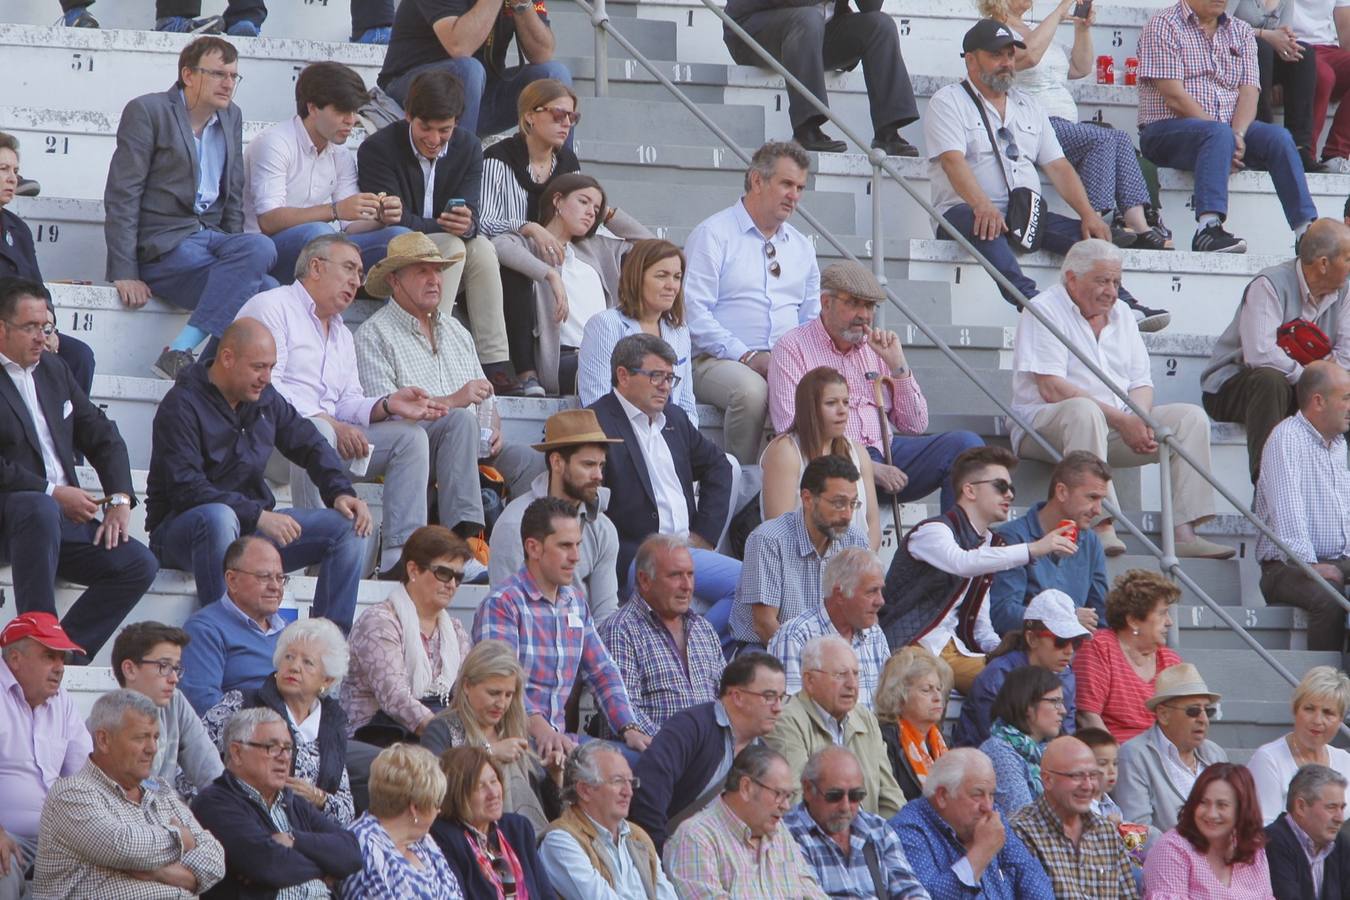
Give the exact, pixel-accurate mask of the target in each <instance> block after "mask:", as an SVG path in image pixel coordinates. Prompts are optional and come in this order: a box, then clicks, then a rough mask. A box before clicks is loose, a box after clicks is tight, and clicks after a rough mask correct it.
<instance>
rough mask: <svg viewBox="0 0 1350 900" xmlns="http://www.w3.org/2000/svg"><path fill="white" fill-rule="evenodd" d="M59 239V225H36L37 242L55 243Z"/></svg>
mask: <svg viewBox="0 0 1350 900" xmlns="http://www.w3.org/2000/svg"><path fill="white" fill-rule="evenodd" d="M60 239H61V226H60V225H47V224H45V223H40V224H39V225H38V227H37V243H39V244H55V243H56V242H57V241H59V240H60Z"/></svg>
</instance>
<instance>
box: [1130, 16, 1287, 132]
mask: <svg viewBox="0 0 1350 900" xmlns="http://www.w3.org/2000/svg"><path fill="white" fill-rule="evenodd" d="M1155 79H1162V80H1168V81H1180V82H1181V83H1182V87H1184V88H1185V89H1186V93H1188V94H1190V95H1191V99H1193V100H1194V101H1195V102H1196V103H1199V104H1200V105H1201V106H1202V107H1204V110H1205V112H1207V113H1208V114H1209V115H1210V116H1212V117H1213V118H1214V119H1215V120H1216V121H1219V122H1232V121H1233V110H1234V109H1235V108H1236V107H1237V100H1238V88H1241V87H1246V86H1248V85H1250V86H1251V87H1259V86H1260V84H1261V81H1260V78H1259V77H1258V74H1257V69H1256V33H1255V32H1254V31H1252V27H1251V26H1250V25H1248V24H1247V23H1246V22H1244V21H1242V20H1241V19H1235V18H1233V17H1232V16H1229V15H1227V14H1221V15H1220V16H1219V24H1218V28H1217V30H1216V31H1215V32H1214V36H1213V37H1210V36H1209V35H1207V34H1205V29H1204V28H1203V27H1201V25H1200V20H1199V19H1198V18H1197V17H1196V15H1195V13H1194V12H1193V11H1192V10H1191V8H1190V7H1189V6H1187V5H1186V0H1179V2H1178V3H1177V4H1176V5H1175V6H1170V7H1168V8H1166V9H1161V10H1158V12H1156V13H1154V14H1153V15H1152V16H1150V17H1149V20H1148V22H1147V23H1145V24H1144V30H1143V31H1142V32H1141V33H1140V35H1139V127H1140V128H1143V127H1144V126H1145V125H1151V124H1153V123H1154V122H1160V121H1163V120H1164V119H1175V118H1177V116H1176V114H1175V113H1173V112H1172V111H1171V110H1169V109H1168V108H1167V104H1166V103H1165V102H1163V98H1162V94H1161V93H1159V91H1158V89H1157V88H1156V87H1155V86H1154V85H1153V81H1154V80H1155Z"/></svg>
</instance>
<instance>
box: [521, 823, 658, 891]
mask: <svg viewBox="0 0 1350 900" xmlns="http://www.w3.org/2000/svg"><path fill="white" fill-rule="evenodd" d="M555 829H556V830H558V831H564V832H566V833H567V834H570V835H571V836H572V839H573V840H574V841H576V842H577V845H578V846H580V847H581V850H582V852H583V853H585V854H586V858H587V859H588V860H590V863H591V865H592V866H594V867H595V871H597V872H599V873H600V877H601V878H603V879H605V881H606V882H608V884H609V886H610V887H611V888H612V887H614V873H613V872H611V871H610V870H609V863H607V862H606V861H605V859H604V857H603V856H601V855H600V853H599V852H598V851H597V850H596V849H595V839H596V838H597V837H598V836H599V832H598V831H597V830H596V828H595V823H594V822H592V821H591V819H590V817H589V816H587V815H586V814H585V813H583V812H581V811H580V810H578V809H577V808H576V805H575V804H570V803H569V804H568V805H567V806H566V808H564V809H563V812H562V815H561V816H559V817H558V818H556V819H554V820H553V821H552V822H551V823H549V826H548V827H547V828H545V829H544V832H543V834H541V835H539V839H540V840H543V838H544V835H546V834H548V833H549V832H550V831H553V830H555ZM628 829H629V831H628V840H627V841H626V842H625V843H624V846H626V847H627V848H628V855H629V856H630V857H631V858H632V860H633V865H634V866H636V867H637V870H638V874H639V875H640V876H641V877H642V886H643V887H644V888H646V890H647V898H648V900H654V898H655V897H656V867H657V866H658V865H660V857H659V856H658V855H657V853H656V845H655V844H653V843H652V839H651V838H650V837H648V836H647V832H645V831H643V830H642V827H641V826H639V825H638V824H637V823H636V822H632V821H630V822H629V823H628Z"/></svg>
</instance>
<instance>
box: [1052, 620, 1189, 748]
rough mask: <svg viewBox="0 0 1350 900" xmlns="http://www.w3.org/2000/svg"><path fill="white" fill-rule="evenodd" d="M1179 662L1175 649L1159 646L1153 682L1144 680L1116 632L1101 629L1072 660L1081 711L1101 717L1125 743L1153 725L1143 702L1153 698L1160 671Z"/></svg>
mask: <svg viewBox="0 0 1350 900" xmlns="http://www.w3.org/2000/svg"><path fill="white" fill-rule="evenodd" d="M1179 662H1181V657H1180V656H1178V655H1177V653H1176V651H1175V650H1172V649H1171V648H1169V647H1159V648H1158V661H1157V668H1156V669H1155V670H1154V673H1153V681H1144V680H1143V679H1141V678H1140V677H1139V676H1138V675H1136V674H1135V671H1134V669H1133V668H1131V667H1130V662H1129V660H1127V659H1126V658H1125V651H1124V650H1122V649H1121V647H1120V638H1118V637H1117V636H1116V633H1115V632H1114V631H1112V630H1111V629H1109V628H1102V629H1099V630H1098V631H1097V633H1096V634H1094V635H1093V636H1092V640H1090V641H1088V642H1087V643H1086V644H1084V645H1083V648H1082V649H1081V650H1079V651H1078V652H1077V653H1075V654H1074V657H1073V674H1074V677H1075V678H1077V679H1078V696H1077V698H1076V699H1077V701H1078V711H1079V712H1090V713H1096V714H1097V715H1099V716H1101V717H1102V722H1104V723H1105V724H1106V730H1107V731H1109V732H1111V735H1112V736H1113V737H1114V738H1115V739H1116V740H1117V741H1119V742H1120V743H1122V744H1123V743H1125V742H1126V741H1128V740H1129V739H1130V738H1132V737H1134V736H1135V735H1136V734H1139V733H1140V732H1141V731H1145V730H1147V729H1148V728H1151V727H1152V726H1153V714H1152V713H1150V712H1149V711H1148V709H1146V708H1145V707H1144V701H1145V700H1147V699H1148V698H1149V697H1152V696H1153V685H1154V682H1155V681H1157V680H1158V672H1161V671H1162V670H1163V669H1166V668H1167V667H1168V666H1174V665H1176V664H1177V663H1179Z"/></svg>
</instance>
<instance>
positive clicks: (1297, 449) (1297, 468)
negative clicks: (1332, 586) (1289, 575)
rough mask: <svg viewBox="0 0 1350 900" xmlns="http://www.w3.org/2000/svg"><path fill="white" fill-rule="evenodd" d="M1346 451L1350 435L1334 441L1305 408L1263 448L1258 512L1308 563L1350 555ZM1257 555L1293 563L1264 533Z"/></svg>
mask: <svg viewBox="0 0 1350 900" xmlns="http://www.w3.org/2000/svg"><path fill="white" fill-rule="evenodd" d="M1345 452H1346V451H1345V435H1342V434H1338V435H1336V436H1335V437H1334V438H1332V439H1331V441H1329V442H1328V441H1327V440H1326V439H1325V438H1323V437H1322V435H1321V434H1320V433H1319V432H1318V431H1317V429H1316V428H1313V427H1312V423H1311V422H1309V421H1308V420H1307V419H1306V418H1304V416H1303V413H1301V412H1300V413H1296V414H1295V415H1293V416H1292V417H1290V418H1288V419H1285V420H1284V421H1283V422H1281V423H1280V424H1278V425H1276V426H1275V430H1274V431H1272V432H1271V433H1270V437H1269V438H1267V439H1266V447H1265V449H1264V450H1263V451H1261V477H1260V478H1259V479H1258V480H1257V482H1256V514H1257V516H1259V517H1260V518H1261V520H1262V521H1264V522H1265V523H1266V524H1267V525H1269V526H1270V528H1271V530H1272V531H1274V532H1275V533H1276V534H1277V535H1279V538H1280V540H1282V541H1284V542H1285V543H1286V544H1288V545H1289V549H1290V550H1293V551H1294V553H1295V554H1296V555H1297V556H1298V558H1299V559H1301V560H1303V561H1304V562H1307V563H1315V562H1318V561H1320V560H1327V559H1342V558H1344V557H1346V556H1350V507H1347V506H1346V503H1345V498H1346V497H1350V468H1346V464H1345ZM1256 558H1257V559H1258V560H1260V561H1261V562H1267V561H1269V560H1280V561H1282V562H1288V560H1286V559H1285V558H1284V554H1283V553H1281V552H1280V549H1279V548H1278V547H1276V546H1275V544H1274V543H1273V542H1272V541H1271V540H1270V538H1268V537H1266V536H1265V535H1264V534H1262V535H1259V536H1258V537H1257V538H1256Z"/></svg>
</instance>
